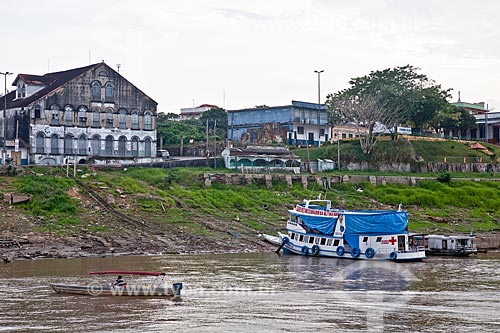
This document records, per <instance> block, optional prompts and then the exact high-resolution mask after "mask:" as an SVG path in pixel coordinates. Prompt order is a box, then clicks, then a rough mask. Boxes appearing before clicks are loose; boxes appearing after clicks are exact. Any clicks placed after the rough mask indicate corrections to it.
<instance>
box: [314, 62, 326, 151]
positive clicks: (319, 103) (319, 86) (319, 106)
mask: <svg viewBox="0 0 500 333" xmlns="http://www.w3.org/2000/svg"><path fill="white" fill-rule="evenodd" d="M323 72H324V70H320V71H314V73H318V147H320V146H321V142H320V141H321V140H320V138H321V137H320V131H321V122H320V120H321V80H320V75H321V73H323Z"/></svg>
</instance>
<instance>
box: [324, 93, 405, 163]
mask: <svg viewBox="0 0 500 333" xmlns="http://www.w3.org/2000/svg"><path fill="white" fill-rule="evenodd" d="M327 104H328V109H329V114H330V119H331V120H333V122H334V123H337V124H350V125H352V126H354V127H355V128H356V132H357V135H358V136H359V142H360V145H361V150H362V151H363V154H365V155H370V154H371V153H372V151H373V148H374V147H375V144H376V143H377V140H378V138H379V136H380V135H381V134H383V133H384V132H385V131H386V130H387V126H386V124H396V123H397V122H398V119H399V117H400V113H399V112H397V111H396V110H394V109H393V110H391V109H387V108H386V107H384V106H383V105H381V104H380V103H379V101H378V99H377V98H376V97H374V96H372V95H362V96H356V97H349V96H344V95H342V96H337V98H332V99H330V100H329V101H328V102H327Z"/></svg>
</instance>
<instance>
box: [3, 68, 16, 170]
mask: <svg viewBox="0 0 500 333" xmlns="http://www.w3.org/2000/svg"><path fill="white" fill-rule="evenodd" d="M0 74H1V75H3V76H4V79H5V81H4V94H3V150H2V164H3V165H5V158H6V157H7V149H6V147H5V141H6V140H7V117H6V114H7V75H11V74H14V73H10V72H5V73H2V72H0Z"/></svg>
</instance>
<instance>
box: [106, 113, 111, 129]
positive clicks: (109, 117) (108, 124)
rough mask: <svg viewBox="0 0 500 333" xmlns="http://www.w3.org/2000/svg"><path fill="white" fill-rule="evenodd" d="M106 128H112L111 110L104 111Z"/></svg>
mask: <svg viewBox="0 0 500 333" xmlns="http://www.w3.org/2000/svg"><path fill="white" fill-rule="evenodd" d="M106 128H113V110H111V109H108V110H106Z"/></svg>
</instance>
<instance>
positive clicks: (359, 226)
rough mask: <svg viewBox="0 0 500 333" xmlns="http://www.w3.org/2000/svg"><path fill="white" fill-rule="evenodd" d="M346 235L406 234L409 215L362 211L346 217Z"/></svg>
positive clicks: (392, 212) (393, 212)
mask: <svg viewBox="0 0 500 333" xmlns="http://www.w3.org/2000/svg"><path fill="white" fill-rule="evenodd" d="M344 221H345V226H346V231H345V233H346V234H349V235H351V234H363V235H366V234H397V233H404V232H405V230H406V227H407V225H408V213H407V212H397V211H393V210H390V211H365V212H362V211H360V214H346V215H344Z"/></svg>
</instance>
